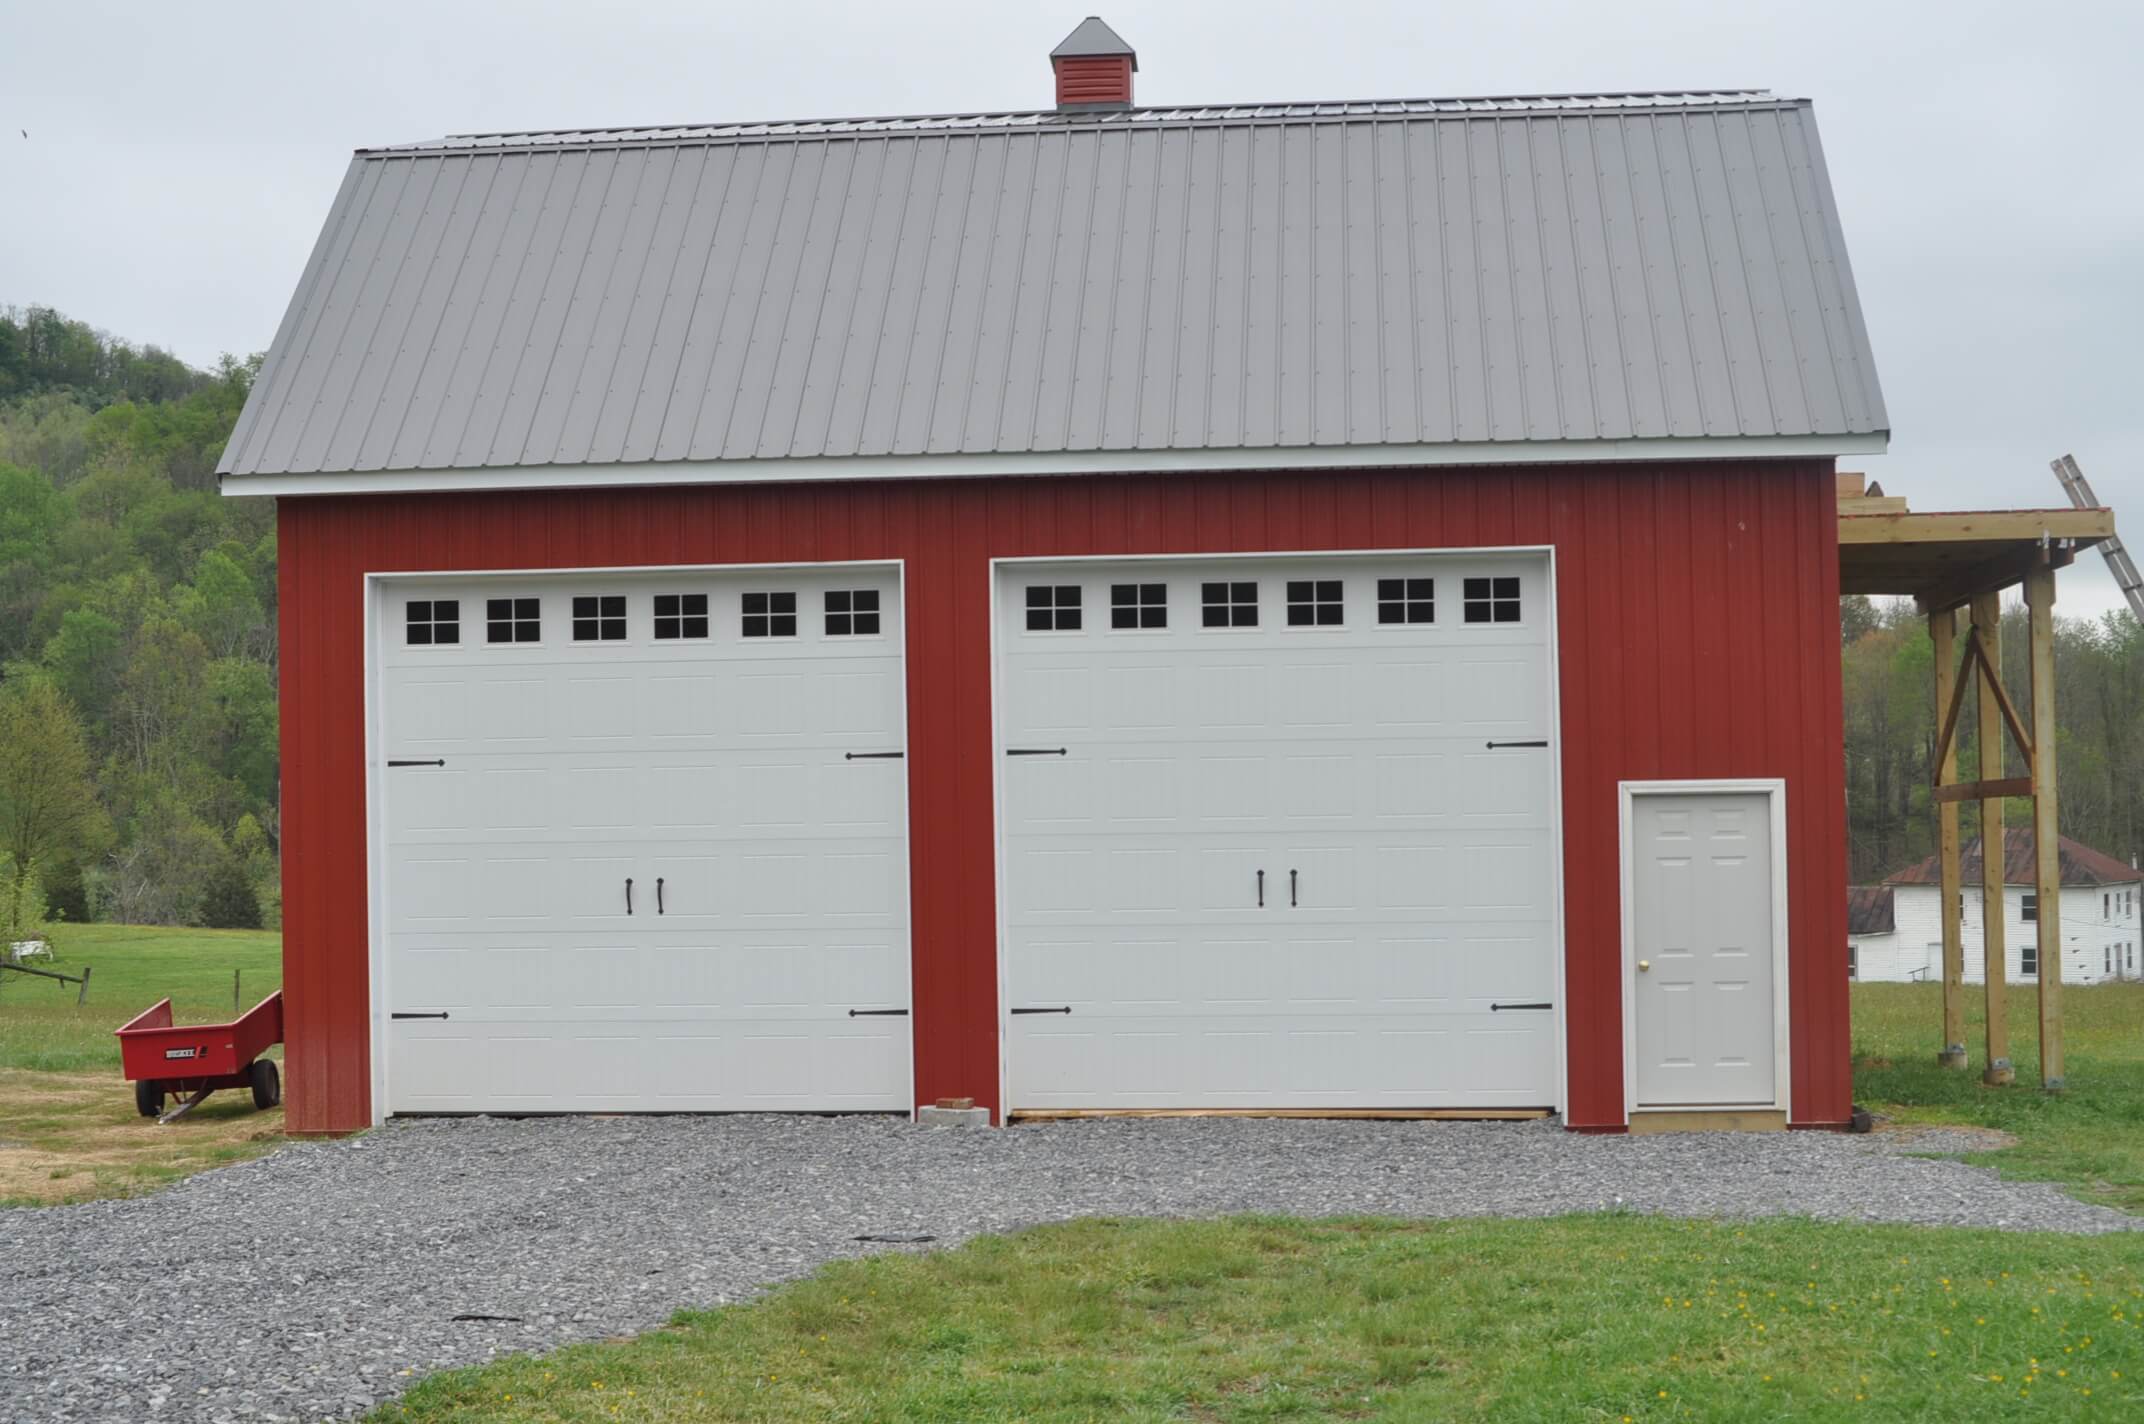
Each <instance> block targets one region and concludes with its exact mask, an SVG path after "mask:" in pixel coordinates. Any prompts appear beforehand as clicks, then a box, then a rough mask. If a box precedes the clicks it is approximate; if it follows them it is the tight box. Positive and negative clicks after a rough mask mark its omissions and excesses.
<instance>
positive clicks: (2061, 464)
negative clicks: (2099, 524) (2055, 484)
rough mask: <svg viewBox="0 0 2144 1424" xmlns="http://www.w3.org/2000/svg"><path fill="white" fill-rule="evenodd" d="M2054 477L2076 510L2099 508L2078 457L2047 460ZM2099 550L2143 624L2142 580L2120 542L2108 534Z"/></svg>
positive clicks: (2123, 595) (2097, 500)
mask: <svg viewBox="0 0 2144 1424" xmlns="http://www.w3.org/2000/svg"><path fill="white" fill-rule="evenodd" d="M2049 468H2050V469H2052V470H2053V471H2054V472H2055V478H2056V479H2058V480H2060V481H2062V490H2063V493H2065V494H2067V495H2068V496H2069V497H2070V503H2071V504H2074V505H2076V506H2077V507H2078V508H2079V509H2097V508H2099V499H2098V497H2097V496H2095V495H2094V494H2093V493H2092V486H2091V485H2090V484H2088V483H2086V481H2085V477H2084V471H2083V470H2080V469H2078V468H2077V457H2076V456H2074V455H2064V456H2063V457H2062V458H2061V459H2059V460H2055V461H2053V462H2051V463H2050V465H2049ZM2099 552H2101V553H2102V554H2105V555H2106V556H2107V567H2108V568H2109V569H2111V570H2113V572H2114V581H2115V582H2116V583H2118V584H2120V585H2121V586H2122V597H2124V598H2126V599H2128V600H2129V611H2130V612H2131V613H2133V614H2135V615H2136V619H2137V621H2138V622H2139V623H2144V579H2139V578H2138V577H2137V566H2136V564H2135V562H2134V561H2132V560H2131V559H2130V557H2129V551H2128V550H2127V549H2125V548H2123V547H2122V541H2121V540H2120V539H2117V538H2113V537H2111V536H2110V537H2108V538H2106V539H2104V540H2102V541H2101V542H2100V546H2099Z"/></svg>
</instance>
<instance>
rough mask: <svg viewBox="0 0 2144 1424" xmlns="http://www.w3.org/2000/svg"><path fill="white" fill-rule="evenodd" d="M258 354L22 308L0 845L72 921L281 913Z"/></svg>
mask: <svg viewBox="0 0 2144 1424" xmlns="http://www.w3.org/2000/svg"><path fill="white" fill-rule="evenodd" d="M257 367H258V360H257V359H256V360H254V361H250V362H241V361H236V360H233V359H230V358H226V359H225V360H224V361H223V362H222V363H221V365H220V367H219V368H218V369H217V370H216V371H214V372H203V371H196V370H193V369H191V368H189V367H188V366H187V365H186V364H185V363H184V362H182V361H180V360H179V359H178V358H176V357H175V356H172V355H171V354H169V353H168V352H163V351H159V350H156V349H155V348H153V347H151V348H146V349H137V348H135V347H133V346H130V345H128V344H127V343H125V342H123V341H117V340H114V339H112V338H110V337H108V336H105V335H103V334H101V333H99V332H96V331H93V330H91V329H90V328H89V327H87V326H85V325H83V324H82V323H80V322H75V321H69V320H67V319H66V318H64V317H62V316H61V315H59V314H58V313H56V312H53V311H50V310H48V309H45V308H39V307H32V308H29V309H28V310H14V309H8V310H0V861H5V862H6V864H7V865H8V866H9V867H11V868H12V869H13V870H14V872H15V874H16V875H17V877H18V878H19V876H20V873H21V870H22V868H23V867H24V866H27V865H29V864H31V863H32V862H35V865H36V870H37V872H38V878H39V879H40V881H41V882H42V885H43V889H44V891H45V892H46V894H47V895H49V897H50V900H51V902H52V905H53V907H54V908H55V909H57V910H60V911H62V912H63V913H64V915H65V916H66V917H67V918H69V919H77V920H79V919H85V918H97V919H119V920H130V921H136V922H142V923H166V924H173V923H196V922H204V921H205V922H209V923H217V924H228V923H244V922H245V921H247V920H248V919H251V918H257V917H259V916H260V914H261V913H262V911H261V909H259V908H256V907H255V906H254V905H252V904H250V903H249V902H252V901H255V900H258V901H259V902H261V905H262V906H263V907H264V908H265V915H266V918H268V919H269V920H270V921H271V922H272V921H273V919H274V918H275V912H276V908H277V905H276V865H275V851H276V826H277V814H276V709H275V655H276V648H275V522H274V510H273V508H272V506H271V505H270V503H269V502H268V501H266V500H234V499H224V498H222V497H221V496H219V495H218V494H217V492H216V477H215V469H216V460H217V457H218V456H219V455H220V454H221V453H222V450H223V443H224V440H225V439H226V437H228V435H229V434H230V430H231V425H232V423H233V422H234V421H235V420H236V419H237V417H238V411H239V408H240V407H241V406H242V405H243V404H244V402H245V398H246V390H247V387H248V385H249V383H250V382H251V380H252V378H253V373H254V371H255V370H256V369H257ZM18 918H21V916H20V915H19V914H18Z"/></svg>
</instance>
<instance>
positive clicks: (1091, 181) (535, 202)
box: [221, 91, 1888, 475]
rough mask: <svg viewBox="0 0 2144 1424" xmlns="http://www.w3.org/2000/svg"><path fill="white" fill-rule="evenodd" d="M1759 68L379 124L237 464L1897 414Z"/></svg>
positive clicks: (516, 459)
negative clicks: (1620, 90)
mask: <svg viewBox="0 0 2144 1424" xmlns="http://www.w3.org/2000/svg"><path fill="white" fill-rule="evenodd" d="M1887 425H1888V422H1887V418H1886V416H1885V413H1884V407H1883V400H1882V396H1881V394H1880V392H1879V390H1878V387H1877V383H1876V373H1875V367H1874V364H1873V362H1872V360H1871V358H1870V353H1869V345H1868V337H1867V333H1866V331H1865V330H1864V328H1863V323H1862V317H1861V310H1860V305H1859V303H1858V301H1857V299H1856V297H1855V294H1854V286H1853V279H1852V276H1851V274H1850V272H1849V270H1848V265H1847V260H1846V252H1845V247H1844V243H1843V239H1842V235H1841V230H1840V223H1839V218H1838V214H1837V212H1836V210H1835V207H1834V204H1833V201H1832V194H1831V187H1830V182H1829V179H1828V178H1827V176H1826V173H1825V168H1824V160H1823V154H1822V150H1821V148H1820V146H1819V144H1818V141H1817V136H1816V128H1815V124H1814V120H1813V118H1812V116H1811V113H1810V110H1809V106H1808V104H1807V103H1806V102H1805V101H1799V100H1783V99H1777V98H1774V97H1772V96H1770V95H1768V94H1764V93H1761V92H1752V91H1693V92H1690V93H1683V94H1650V95H1581V96H1562V97H1549V98H1535V99H1525V98H1503V99H1470V100H1409V101H1390V102H1362V103H1346V104H1306V105H1271V106H1232V107H1215V108H1203V109H1160V110H1157V109H1142V110H1129V111H1123V112H1104V113H1098V114H1091V115H1081V116H1079V117H1077V118H1072V117H1068V116H1066V115H1063V114H1059V113H1056V112H1055V111H1046V112H1037V113H1034V114H1019V115H968V116H939V117H936V118H927V119H855V120H834V121H819V122H814V123H805V124H755V125H711V126H704V127H691V128H667V129H614V130H600V131H593V132H591V131H574V132H561V133H523V134H510V135H507V134H493V135H476V136H464V137H460V138H455V139H448V140H440V141H438V142H436V143H433V144H425V145H414V146H409V147H403V148H394V149H378V150H369V151H364V152H360V153H359V154H358V155H357V156H356V158H355V160H354V161H353V162H352V164H351V167H350V170H349V172H348V174H347V176H346V177H345V179H344V182H343V186H342V190H341V192H340V193H339V194H338V195H337V197H336V200H335V204H334V207H333V209H332V210H331V211H330V213H329V215H328V220H327V225H326V227H325V229H324V231H323V232H322V234H321V237H320V240H319V243H318V245H317V246H316V248H315V251H314V253H313V256H312V259H311V260H310V261H309V262H308V264H307V266H306V269H305V272H304V275H303V278H302V280H301V281H300V284H299V287H298V290H297V293H296V294H295V296H294V297H293V298H292V301H291V305H290V308H289V311H288V312H287V314H286V315H285V317H284V320H283V323H282V326H281V327H280V328H279V330H278V331H277V333H276V337H275V340H274V343H273V345H272V346H271V348H270V351H269V354H268V359H267V362H266V364H265V365H264V367H263V368H262V371H261V375H260V379H259V380H258V381H257V383H256V384H255V386H254V389H253V394H252V397H251V399H249V401H248V402H247V405H246V409H245V411H244V413H243V414H242V415H241V417H240V419H239V423H238V426H237V429H236V430H235V431H234V433H233V435H232V438H231V442H230V445H229V447H228V448H227V449H226V451H225V454H224V459H223V464H222V466H221V469H222V471H223V472H224V473H227V474H243V475H254V474H302V473H313V472H321V473H326V472H352V471H372V470H413V469H416V470H441V469H455V468H478V467H498V466H516V465H571V464H602V463H627V462H645V461H683V460H691V461H717V460H766V459H777V458H784V457H811V456H817V457H826V456H837V457H839V456H872V455H938V454H953V453H960V452H970V453H973V452H983V453H1011V452H1042V451H1052V452H1055V451H1070V452H1087V451H1160V450H1214V449H1221V450H1234V449H1245V450H1253V449H1269V448H1272V447H1346V446H1355V445H1386V446H1390V445H1394V444H1398V445H1434V444H1445V443H1454V442H1473V441H1577V440H1584V441H1599V440H1617V439H1637V438H1650V437H1663V438H1675V437H1691V438H1698V437H1713V438H1718V437H1741V436H1779V435H1814V436H1827V435H1846V434H1855V435H1863V434H1877V433H1881V432H1883V431H1884V430H1886V429H1887Z"/></svg>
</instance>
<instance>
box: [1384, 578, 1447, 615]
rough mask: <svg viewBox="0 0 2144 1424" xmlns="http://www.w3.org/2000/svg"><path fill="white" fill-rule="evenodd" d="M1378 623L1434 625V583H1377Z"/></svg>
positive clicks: (1419, 580)
mask: <svg viewBox="0 0 2144 1424" xmlns="http://www.w3.org/2000/svg"><path fill="white" fill-rule="evenodd" d="M1377 621H1378V622H1380V623H1434V622H1436V621H1437V581H1436V580H1435V579H1418V578H1411V579H1379V580H1378V581H1377Z"/></svg>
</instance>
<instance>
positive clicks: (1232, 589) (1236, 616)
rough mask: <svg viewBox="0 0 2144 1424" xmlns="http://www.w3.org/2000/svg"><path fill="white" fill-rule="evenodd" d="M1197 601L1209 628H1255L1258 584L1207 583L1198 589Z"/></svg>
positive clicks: (1256, 622)
mask: <svg viewBox="0 0 2144 1424" xmlns="http://www.w3.org/2000/svg"><path fill="white" fill-rule="evenodd" d="M1199 601H1200V603H1201V604H1202V605H1203V608H1204V612H1205V623H1206V626H1207V627H1209V628H1256V627H1257V626H1258V585H1257V584H1256V583H1255V582H1254V583H1209V584H1206V585H1204V586H1202V588H1201V589H1200V593H1199Z"/></svg>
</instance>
